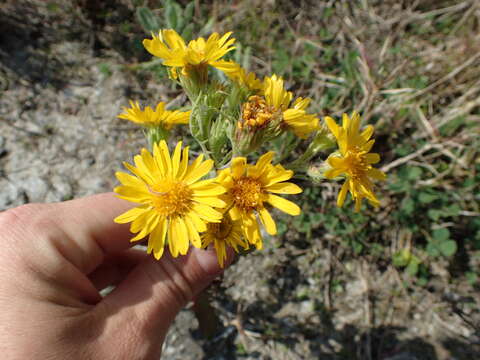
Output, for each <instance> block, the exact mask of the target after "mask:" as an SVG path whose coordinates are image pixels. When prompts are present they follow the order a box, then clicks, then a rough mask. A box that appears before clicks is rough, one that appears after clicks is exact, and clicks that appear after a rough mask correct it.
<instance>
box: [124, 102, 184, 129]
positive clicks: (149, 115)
mask: <svg viewBox="0 0 480 360" xmlns="http://www.w3.org/2000/svg"><path fill="white" fill-rule="evenodd" d="M118 117H119V118H120V119H125V120H130V121H132V122H134V123H137V124H140V125H144V126H161V127H163V128H164V129H166V130H170V129H171V128H172V127H173V125H178V124H188V121H189V119H190V111H179V110H174V111H169V110H165V103H164V102H159V103H158V105H157V108H156V109H155V110H153V109H152V108H151V107H150V106H147V107H146V108H145V109H144V110H143V111H142V109H141V108H140V105H139V104H138V101H137V102H133V101H130V108H127V107H124V108H123V113H122V114H120V115H118Z"/></svg>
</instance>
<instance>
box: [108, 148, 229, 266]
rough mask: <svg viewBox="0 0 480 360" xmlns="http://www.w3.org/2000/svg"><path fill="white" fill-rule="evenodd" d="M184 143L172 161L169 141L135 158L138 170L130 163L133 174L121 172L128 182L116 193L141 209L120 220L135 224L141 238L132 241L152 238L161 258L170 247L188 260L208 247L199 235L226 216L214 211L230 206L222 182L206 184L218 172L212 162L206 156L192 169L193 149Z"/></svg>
mask: <svg viewBox="0 0 480 360" xmlns="http://www.w3.org/2000/svg"><path fill="white" fill-rule="evenodd" d="M181 148H182V143H181V142H179V143H178V144H177V146H176V147H175V151H174V152H173V156H172V157H170V153H169V151H168V147H167V144H166V142H165V141H161V142H160V143H159V144H155V145H154V148H153V156H152V154H150V152H149V151H148V150H146V149H142V152H141V155H136V156H135V157H134V161H135V166H133V165H130V164H128V163H124V165H125V167H126V168H127V169H128V170H130V172H131V173H132V174H133V175H129V174H126V173H123V172H117V173H116V176H117V178H118V180H119V181H120V182H121V183H122V185H121V186H118V187H116V188H115V189H114V191H115V192H116V193H117V194H118V197H119V198H122V199H125V200H128V201H132V202H135V203H138V204H140V205H139V206H138V207H136V208H133V209H131V210H129V211H127V212H125V213H124V214H122V215H120V216H118V217H117V218H116V219H115V222H117V223H129V222H131V225H130V231H131V232H132V233H138V234H137V235H136V236H135V237H134V238H133V239H132V240H131V241H137V240H140V239H143V238H144V237H146V236H147V235H149V237H148V249H147V251H148V253H151V252H152V251H153V254H154V256H155V258H156V259H160V257H161V256H162V254H163V249H164V247H165V245H166V243H167V242H168V247H169V249H170V253H171V254H172V256H174V257H177V256H178V254H181V255H185V254H186V253H187V251H188V248H189V246H190V243H192V244H193V246H195V247H197V248H200V247H201V246H202V243H201V238H200V235H199V232H203V231H206V230H207V225H206V224H207V223H215V222H220V221H221V219H222V213H221V212H220V211H218V210H216V209H214V208H223V207H224V206H225V205H226V204H225V202H224V201H223V200H221V199H220V198H219V195H221V194H223V193H224V192H225V189H224V188H223V187H222V186H221V185H219V184H218V183H217V182H216V179H215V178H213V179H208V180H201V181H200V179H201V178H202V177H204V176H205V175H207V174H208V172H209V171H210V170H211V169H212V166H213V161H212V160H206V161H202V160H203V155H200V156H199V157H198V158H197V159H195V161H193V162H192V163H191V164H190V165H189V164H188V147H186V148H184V149H183V151H182V149H181Z"/></svg>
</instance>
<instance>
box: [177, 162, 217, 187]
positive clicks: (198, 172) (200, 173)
mask: <svg viewBox="0 0 480 360" xmlns="http://www.w3.org/2000/svg"><path fill="white" fill-rule="evenodd" d="M212 167H213V160H205V161H204V162H203V163H201V164H200V165H198V166H197V167H196V168H195V169H193V170H192V171H191V172H188V171H187V174H186V175H185V177H184V181H185V182H186V183H187V184H188V185H190V184H193V183H194V182H196V181H197V180H198V179H200V178H202V177H204V176H205V175H207V174H208V172H209V171H210V170H211V169H212Z"/></svg>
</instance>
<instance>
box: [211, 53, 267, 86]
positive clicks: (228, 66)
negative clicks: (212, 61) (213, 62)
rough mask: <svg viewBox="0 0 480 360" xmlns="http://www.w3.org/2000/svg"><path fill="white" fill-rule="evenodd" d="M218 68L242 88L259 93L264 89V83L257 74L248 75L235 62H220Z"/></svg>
mask: <svg viewBox="0 0 480 360" xmlns="http://www.w3.org/2000/svg"><path fill="white" fill-rule="evenodd" d="M216 68H217V69H219V70H222V71H223V72H224V73H225V75H227V76H228V78H229V79H231V80H232V81H235V82H236V83H238V84H239V85H240V86H243V87H246V88H247V89H249V90H250V91H258V90H262V88H263V84H262V82H261V81H260V79H258V78H257V76H256V75H255V73H253V72H249V73H247V71H246V70H245V69H244V68H242V67H241V66H240V65H239V64H237V63H236V62H235V61H232V60H230V61H219V62H218V64H217V66H216Z"/></svg>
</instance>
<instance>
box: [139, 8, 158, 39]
mask: <svg viewBox="0 0 480 360" xmlns="http://www.w3.org/2000/svg"><path fill="white" fill-rule="evenodd" d="M136 16H137V20H138V22H139V24H140V26H141V27H142V28H143V30H145V32H147V33H149V34H150V33H151V32H157V31H158V30H159V29H160V24H159V22H158V18H157V17H156V16H155V14H154V13H153V12H152V11H151V10H150V9H149V8H147V7H143V6H141V7H138V8H137V11H136Z"/></svg>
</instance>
